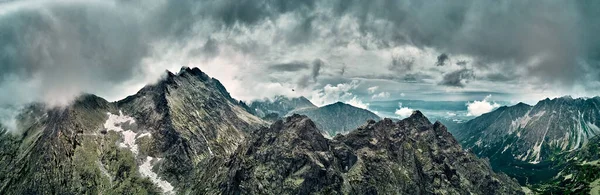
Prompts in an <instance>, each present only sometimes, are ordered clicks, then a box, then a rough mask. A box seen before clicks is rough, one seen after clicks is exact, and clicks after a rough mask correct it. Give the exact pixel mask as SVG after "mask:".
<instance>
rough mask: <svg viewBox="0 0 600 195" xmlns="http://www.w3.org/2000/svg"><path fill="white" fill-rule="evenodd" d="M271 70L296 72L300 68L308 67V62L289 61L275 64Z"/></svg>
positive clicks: (271, 66)
mask: <svg viewBox="0 0 600 195" xmlns="http://www.w3.org/2000/svg"><path fill="white" fill-rule="evenodd" d="M269 68H270V69H271V70H275V71H289V72H296V71H300V70H305V69H308V64H307V63H304V62H288V63H283V64H273V65H270V67H269Z"/></svg>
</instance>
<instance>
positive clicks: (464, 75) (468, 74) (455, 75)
mask: <svg viewBox="0 0 600 195" xmlns="http://www.w3.org/2000/svg"><path fill="white" fill-rule="evenodd" d="M471 78H473V71H472V70H469V69H466V68H465V69H460V70H457V71H454V72H450V73H448V74H445V75H444V77H443V79H442V81H441V82H440V85H445V86H452V87H465V83H466V82H467V81H468V79H471Z"/></svg>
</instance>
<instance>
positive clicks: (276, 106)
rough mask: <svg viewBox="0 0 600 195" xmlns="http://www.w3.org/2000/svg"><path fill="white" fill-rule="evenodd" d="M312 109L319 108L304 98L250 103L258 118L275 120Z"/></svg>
mask: <svg viewBox="0 0 600 195" xmlns="http://www.w3.org/2000/svg"><path fill="white" fill-rule="evenodd" d="M310 108H317V106H315V105H314V104H313V103H312V102H310V100H308V99H306V98H305V97H303V96H300V97H293V98H288V97H285V96H275V97H274V98H273V99H272V100H271V99H264V100H260V101H253V102H252V103H250V109H252V112H254V113H255V114H256V115H257V116H259V117H263V118H265V117H266V118H271V119H275V120H277V119H280V118H282V117H284V116H286V115H288V114H290V113H293V112H294V111H295V110H302V109H310Z"/></svg>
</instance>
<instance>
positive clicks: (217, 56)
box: [0, 0, 600, 105]
mask: <svg viewBox="0 0 600 195" xmlns="http://www.w3.org/2000/svg"><path fill="white" fill-rule="evenodd" d="M598 10H600V3H599V2H595V1H543V2H533V1H517V0H509V1H494V0H457V1H433V0H426V1H422V0H404V1H401V0H397V1H389V0H374V1H359V0H300V1H286V0H275V1H261V0H243V1H239V0H223V1H192V0H180V1H167V0H151V1H138V0H133V1H117V0H108V1H79V0H69V1H45V0H23V1H11V2H4V3H0V70H1V71H0V93H1V94H11V95H10V96H9V95H3V96H2V97H0V105H6V104H14V103H25V102H31V101H42V102H46V103H49V104H57V105H62V104H66V103H68V102H69V101H70V100H71V99H73V98H74V97H75V96H77V95H78V94H80V93H82V92H89V93H95V94H98V95H100V96H103V97H107V98H108V99H109V100H118V99H119V98H123V97H125V96H126V95H129V94H130V93H132V92H135V90H137V89H139V88H140V87H141V86H143V85H144V84H147V83H150V82H153V81H155V80H156V79H158V78H160V75H161V74H162V73H163V72H164V69H170V70H177V69H179V67H180V66H197V67H200V68H201V69H202V70H203V71H205V72H207V73H209V74H210V75H211V76H214V77H217V78H219V79H220V80H222V82H223V84H224V85H225V86H226V87H227V88H228V89H229V90H230V92H231V93H232V95H233V96H234V97H236V98H239V99H242V100H246V101H249V100H253V99H261V98H263V97H264V96H274V95H289V96H299V95H305V96H310V95H311V94H313V92H314V91H315V90H317V91H318V90H320V89H322V88H323V87H324V86H327V85H336V84H338V83H331V82H334V81H341V80H347V79H350V78H352V79H361V80H363V82H361V83H369V82H380V81H379V80H386V81H389V82H390V83H394V85H398V86H404V87H412V86H415V85H416V84H419V85H418V86H419V87H422V86H428V87H426V88H423V89H422V90H414V91H428V90H432V91H436V92H437V91H444V90H445V89H446V88H454V89H453V90H458V91H460V90H464V91H465V92H467V91H475V90H477V91H497V92H499V93H502V92H506V91H501V90H504V89H506V90H508V89H511V90H512V91H511V92H515V91H514V90H513V89H515V88H523V89H522V93H523V94H526V93H530V92H532V91H534V92H536V93H543V94H544V95H562V94H571V93H580V95H588V96H589V95H593V94H597V93H598V92H600V52H598V51H600V37H599V36H597V35H596V33H597V32H599V31H600V24H599V22H598V20H597V18H600V13H599V12H598ZM448 54H451V55H452V58H450V57H449V56H448ZM467 62H468V63H467ZM438 65H443V66H438ZM225 70H226V71H225ZM492 81H493V82H494V83H491V82H492ZM516 81H518V82H516ZM519 82H520V83H524V84H515V83H519ZM406 83H408V84H406ZM421 84H422V85H421ZM411 85H412V86H411ZM548 86H553V87H552V88H551V89H549V88H548ZM524 87H526V89H525V88H524ZM456 88H458V89H456ZM291 89H300V90H294V91H292V90H291ZM255 91H262V92H263V93H261V94H256V93H255ZM516 93H518V91H517V92H516ZM411 94H416V93H411ZM358 98H361V97H358ZM363 98H370V96H365V97H363Z"/></svg>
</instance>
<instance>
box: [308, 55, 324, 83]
mask: <svg viewBox="0 0 600 195" xmlns="http://www.w3.org/2000/svg"><path fill="white" fill-rule="evenodd" d="M323 64H324V62H323V60H321V59H315V60H314V61H313V67H312V72H311V76H312V79H313V81H315V82H317V77H319V74H321V67H322V66H323Z"/></svg>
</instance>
